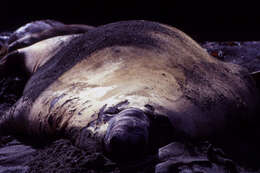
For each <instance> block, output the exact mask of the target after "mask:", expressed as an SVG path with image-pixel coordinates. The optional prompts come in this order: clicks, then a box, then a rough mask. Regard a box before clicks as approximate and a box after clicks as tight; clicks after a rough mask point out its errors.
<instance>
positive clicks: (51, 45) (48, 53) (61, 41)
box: [0, 34, 79, 76]
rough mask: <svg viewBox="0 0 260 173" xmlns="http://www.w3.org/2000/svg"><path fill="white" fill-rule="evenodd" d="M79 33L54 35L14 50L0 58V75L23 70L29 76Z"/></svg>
mask: <svg viewBox="0 0 260 173" xmlns="http://www.w3.org/2000/svg"><path fill="white" fill-rule="evenodd" d="M78 36H79V34H78V35H77V34H73V35H65V36H56V37H52V38H49V39H46V40H43V41H39V42H37V43H35V44H33V45H32V46H28V47H25V48H22V49H18V50H15V51H13V52H11V53H9V54H8V55H7V56H5V57H3V58H2V59H1V60H0V70H1V73H2V75H8V74H10V73H19V71H20V72H24V74H25V75H27V76H31V75H32V74H33V73H35V72H36V70H37V69H38V68H39V67H41V66H42V65H43V64H45V63H46V62H47V61H48V60H50V59H51V58H52V57H53V56H54V55H55V54H56V53H57V52H59V51H60V49H61V48H62V47H64V46H66V45H67V44H68V43H69V41H70V40H72V39H73V38H75V37H78Z"/></svg>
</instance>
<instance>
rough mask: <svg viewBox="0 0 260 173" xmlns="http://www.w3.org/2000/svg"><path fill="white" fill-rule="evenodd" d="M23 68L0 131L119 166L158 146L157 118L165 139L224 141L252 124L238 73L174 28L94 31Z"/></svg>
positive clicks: (114, 26)
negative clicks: (67, 145) (73, 148)
mask: <svg viewBox="0 0 260 173" xmlns="http://www.w3.org/2000/svg"><path fill="white" fill-rule="evenodd" d="M34 46H35V45H33V47H34ZM33 47H32V49H34V48H33ZM37 49H38V48H37V47H35V52H37ZM40 50H41V51H42V49H40ZM41 51H39V52H38V53H37V55H36V56H34V58H33V61H37V57H39V56H41ZM43 51H46V50H45V49H44V50H43ZM25 52H26V51H25ZM45 53H46V52H44V54H45ZM24 55H25V56H24V61H26V59H27V57H26V56H27V54H26V53H25V54H24ZM28 55H29V54H28ZM31 64H37V63H34V62H31ZM26 68H28V67H27V66H26ZM30 69H34V70H33V73H32V75H31V77H30V79H29V80H28V82H27V84H26V86H25V88H24V91H23V96H22V97H21V98H20V99H19V100H18V101H17V103H16V104H15V105H13V107H12V108H11V109H10V110H9V111H7V112H6V113H5V114H4V115H3V116H2V117H1V120H0V128H1V130H0V132H8V133H11V132H13V133H17V134H21V133H23V134H26V135H31V136H38V137H39V136H41V137H43V138H46V137H51V136H56V137H60V136H65V137H67V138H70V139H71V140H72V141H73V142H74V143H75V144H76V145H77V146H79V147H82V148H84V149H89V150H90V149H93V150H97V149H103V150H104V151H105V152H107V154H108V155H109V156H111V157H112V158H114V159H116V160H118V161H121V160H124V159H130V158H136V157H138V156H141V155H143V154H144V153H145V152H146V150H147V148H149V145H151V144H153V143H157V142H159V141H158V140H157V139H156V138H154V136H156V135H158V136H164V134H163V133H160V131H159V130H160V128H163V126H159V128H157V129H155V130H154V127H153V126H154V125H157V123H159V120H160V119H164V120H166V122H169V124H170V126H169V127H170V128H169V129H168V130H167V131H169V132H173V133H172V134H173V138H171V140H174V139H175V138H174V137H175V136H174V135H176V136H179V135H184V136H187V137H189V138H191V139H197V140H199V139H209V140H215V141H220V143H221V144H222V145H228V144H229V143H230V142H232V140H233V139H234V138H235V139H236V137H238V138H239V137H241V136H243V137H244V136H247V129H248V128H249V127H250V126H251V124H252V123H253V122H254V121H256V118H257V111H258V103H259V97H258V91H257V89H256V87H255V85H254V82H253V80H252V78H251V77H250V76H249V73H248V72H247V71H246V70H245V69H243V68H242V67H240V66H238V65H235V64H229V63H225V62H221V61H219V60H217V59H214V58H212V57H211V56H210V55H209V54H208V53H207V52H206V51H205V50H204V49H202V48H201V47H200V46H199V45H198V44H197V43H196V42H195V41H194V40H192V39H191V38H190V37H188V36H187V35H186V34H184V33H183V32H181V31H180V30H178V29H176V28H173V27H171V26H167V25H164V24H159V23H156V22H148V21H122V22H116V23H111V24H108V25H104V26H100V27H97V28H96V29H94V30H92V31H90V32H88V33H87V34H82V35H80V36H78V37H75V38H72V39H71V40H69V41H68V43H67V44H66V45H64V46H61V48H60V50H58V51H57V52H55V54H54V55H52V56H51V57H50V58H48V61H45V62H44V64H43V65H41V66H40V67H39V66H38V67H36V66H35V68H34V67H33V68H31V67H30ZM157 130H158V131H157ZM156 133H158V134H156ZM151 139H154V140H151ZM244 139H245V141H246V138H244ZM99 147H100V148H99Z"/></svg>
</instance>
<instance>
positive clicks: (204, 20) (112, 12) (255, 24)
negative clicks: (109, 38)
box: [0, 0, 260, 41]
mask: <svg viewBox="0 0 260 173" xmlns="http://www.w3.org/2000/svg"><path fill="white" fill-rule="evenodd" d="M0 5H1V6H0V7H1V26H0V31H8V30H13V29H15V28H17V27H19V26H21V25H23V24H25V23H26V22H30V21H33V20H39V19H55V20H59V21H62V22H64V23H84V24H88V25H94V26H98V25H103V24H106V23H110V22H115V21H119V20H131V19H144V20H152V21H158V22H162V23H166V24H170V25H172V26H175V27H177V28H179V29H181V30H183V31H184V32H186V33H188V34H189V35H191V36H192V37H193V38H194V39H196V40H198V41H205V40H219V41H224V40H244V41H246V40H260V30H259V29H260V20H259V19H260V10H259V5H258V4H256V3H253V2H250V1H248V2H247V1H242V2H240V1H229V0H226V1H213V0H208V1H206V2H202V1H195V0H194V2H193V1H192V0H190V1H188V0H183V1H174V0H172V1H162V0H161V1H159V0H158V1H144V0H143V1H142V0H139V1H133V0H132V1H130V0H129V1H124V0H121V1H120V2H117V1H115V0H114V1H113V0H107V1H100V0H92V1H89V0H84V1H83V0H82V1H79V0H70V1H66V0H64V1H55V0H52V1H49V0H48V1H46V0H45V1H44V0H34V2H29V1H11V0H6V2H0Z"/></svg>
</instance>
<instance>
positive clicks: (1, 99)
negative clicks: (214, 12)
mask: <svg viewBox="0 0 260 173" xmlns="http://www.w3.org/2000/svg"><path fill="white" fill-rule="evenodd" d="M201 45H202V46H203V47H204V48H205V49H207V50H208V52H209V53H210V54H211V55H212V56H214V57H215V58H218V59H220V60H223V61H227V62H232V63H236V64H240V65H242V66H244V67H246V68H248V69H249V71H250V72H254V71H257V70H260V51H259V50H260V42H253V41H250V42H204V43H201ZM24 83H25V79H24V78H23V76H20V75H19V74H12V75H10V76H9V77H8V78H0V116H1V115H2V114H3V112H4V111H5V110H7V109H8V108H9V107H10V106H11V105H12V104H13V103H14V102H15V101H16V100H17V99H18V98H19V96H20V95H21V91H22V88H23V85H24ZM28 141H33V140H31V139H26V138H19V139H17V138H15V137H12V136H1V137H0V173H5V172H8V173H15V172H24V173H25V172H37V173H38V172H85V173H118V172H137V173H142V172H143V173H152V172H156V173H172V172H173V173H174V172H182V173H191V172H196V173H220V172H230V173H237V172H242V173H246V172H247V173H256V172H259V173H260V162H259V165H257V166H256V167H254V168H252V167H248V166H247V165H241V164H238V163H237V162H236V161H235V160H234V159H233V160H232V159H230V158H229V156H227V155H226V154H225V153H224V152H223V151H222V150H221V149H219V148H216V147H215V146H213V145H211V144H210V143H208V142H200V143H196V144H194V143H188V142H185V143H182V142H173V143H170V144H169V145H167V146H164V147H162V148H160V149H159V151H158V153H157V154H155V155H151V156H147V157H146V158H143V159H142V160H137V161H135V162H131V163H127V164H125V165H118V164H116V163H114V162H113V161H111V160H109V159H108V158H107V157H106V156H104V155H103V154H102V153H90V152H88V151H83V150H81V149H79V148H77V147H75V146H73V145H72V144H71V143H70V141H69V140H66V139H57V140H55V141H51V142H47V143H46V144H42V145H39V144H37V145H35V144H33V143H31V142H28Z"/></svg>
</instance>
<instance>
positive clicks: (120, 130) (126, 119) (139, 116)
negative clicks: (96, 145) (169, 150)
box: [104, 108, 150, 161]
mask: <svg viewBox="0 0 260 173" xmlns="http://www.w3.org/2000/svg"><path fill="white" fill-rule="evenodd" d="M149 126H150V122H149V119H148V117H147V116H146V115H145V114H144V112H143V111H142V110H140V109H134V108H130V109H127V110H124V111H122V112H120V113H119V114H118V115H116V116H115V117H113V118H112V119H111V120H110V122H109V127H108V131H107V133H106V136H105V139H104V143H105V148H106V151H107V153H108V154H109V155H110V156H111V157H112V158H113V159H115V160H118V161H125V160H131V159H134V158H136V157H138V155H139V156H141V155H142V154H143V153H144V152H145V150H146V149H147V145H148V138H149Z"/></svg>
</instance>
